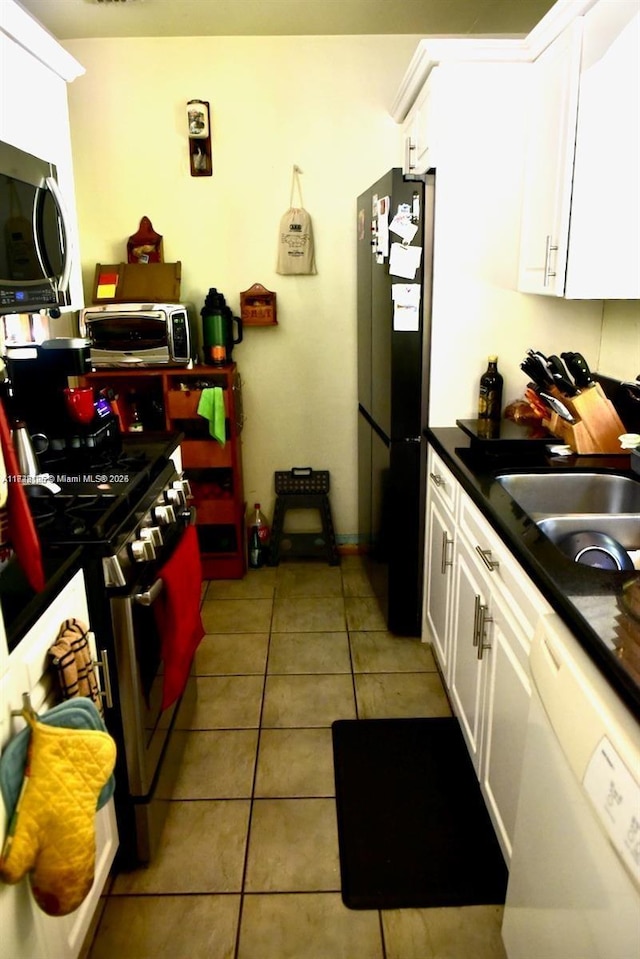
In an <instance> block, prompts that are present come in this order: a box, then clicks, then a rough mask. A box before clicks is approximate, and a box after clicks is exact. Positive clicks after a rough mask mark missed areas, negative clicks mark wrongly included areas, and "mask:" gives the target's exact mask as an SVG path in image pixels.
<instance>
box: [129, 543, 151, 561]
mask: <svg viewBox="0 0 640 959" xmlns="http://www.w3.org/2000/svg"><path fill="white" fill-rule="evenodd" d="M131 558H132V559H133V561H134V563H145V562H146V561H147V560H150V559H155V558H156V550H155V546H154V545H153V543H150V542H149V541H148V540H146V539H134V540H133V542H132V543H131Z"/></svg>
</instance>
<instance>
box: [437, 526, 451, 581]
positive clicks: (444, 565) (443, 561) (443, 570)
mask: <svg viewBox="0 0 640 959" xmlns="http://www.w3.org/2000/svg"><path fill="white" fill-rule="evenodd" d="M448 546H453V540H452V539H449V537H448V535H447V531H446V530H444V531H443V533H442V559H441V561H440V572H441V573H442V575H443V576H444V575H445V573H446V572H447V566H453V560H452V559H447V547H448Z"/></svg>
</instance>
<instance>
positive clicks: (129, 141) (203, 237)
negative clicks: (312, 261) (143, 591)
mask: <svg viewBox="0 0 640 959" xmlns="http://www.w3.org/2000/svg"><path fill="white" fill-rule="evenodd" d="M417 42H418V38H417V37H409V36H404V37H402V36H399V37H380V36H378V37H272V38H260V39H258V38H252V37H249V38H240V37H233V38H197V39H193V38H191V39H170V40H160V39H146V40H134V39H128V40H86V41H69V42H67V43H66V44H65V46H66V47H67V49H68V50H69V51H70V52H71V53H72V54H73V55H74V56H75V57H76V58H77V59H78V60H79V61H80V63H82V64H83V65H84V66H85V67H86V71H87V72H86V75H85V76H84V77H82V78H80V79H79V80H77V81H75V82H74V83H73V84H71V86H70V88H69V106H70V115H71V129H72V137H73V158H74V168H75V177H76V192H77V204H78V211H79V228H80V237H81V254H82V261H83V272H84V278H85V292H86V293H87V294H88V293H90V288H91V283H92V280H93V270H94V267H95V264H96V263H97V262H102V263H110V262H117V261H119V260H122V259H125V258H126V241H127V238H128V237H129V235H131V234H132V233H133V232H135V230H136V229H137V227H138V223H139V220H140V218H141V217H142V216H143V215H146V216H149V217H150V219H151V220H152V222H153V225H154V227H155V229H156V230H157V231H158V232H159V233H161V234H162V235H163V236H164V254H165V259H166V260H167V261H171V260H181V261H182V264H183V284H182V296H183V299H184V300H186V301H189V302H192V303H194V304H195V305H196V310H197V312H198V313H199V310H200V308H201V306H202V304H203V302H204V297H205V295H206V293H207V291H208V289H209V287H211V286H215V287H217V288H218V289H219V290H221V291H222V292H223V293H224V295H225V296H226V298H227V302H228V303H229V305H230V306H231V307H232V309H233V310H234V312H237V311H238V310H239V294H240V291H241V290H245V289H247V288H248V287H250V286H251V285H252V284H253V283H256V282H258V283H262V284H263V285H264V286H266V287H267V288H268V289H270V290H275V291H276V293H277V296H278V301H277V302H278V320H279V325H278V327H277V328H270V329H255V328H253V329H249V330H247V331H246V333H245V340H244V342H243V343H242V344H241V345H240V346H238V347H237V348H236V350H235V351H234V359H235V360H237V363H238V366H239V369H240V371H241V374H242V377H243V380H244V401H245V413H246V427H245V433H244V468H245V492H246V497H247V500H248V501H249V502H253V501H254V500H260V502H261V503H262V504H263V505H264V506H265V508H266V511H267V512H268V514H269V515H272V508H273V492H272V491H273V472H274V470H276V469H288V468H290V467H292V466H312V467H313V468H315V469H329V470H330V471H331V483H332V494H331V500H332V506H333V512H334V524H335V526H336V531H337V533H338V534H339V535H340V536H346V535H350V534H355V532H356V527H357V519H356V517H357V506H356V484H355V481H354V477H355V475H356V433H355V430H356V352H355V346H356V343H355V242H354V235H355V233H354V221H355V198H356V196H357V195H358V193H360V192H361V191H362V190H364V189H365V188H366V187H367V186H368V185H369V184H370V183H371V182H373V181H374V180H375V179H377V178H378V177H379V176H381V175H382V174H383V173H384V172H385V171H386V170H387V169H388V168H389V167H391V166H393V165H394V163H397V159H398V142H399V141H398V137H399V131H398V128H397V126H396V124H395V123H394V122H393V120H392V119H391V118H390V116H389V112H388V110H389V105H390V102H391V100H392V99H393V96H394V95H395V91H396V89H397V87H398V86H399V83H400V81H401V79H402V76H403V74H404V71H405V69H406V65H407V64H408V62H409V60H410V58H411V56H412V54H413V52H414V50H415V47H416V45H417ZM192 98H200V99H203V100H208V101H209V102H210V105H211V125H212V132H213V153H214V160H213V162H214V175H213V177H207V178H192V177H191V176H190V175H189V162H188V151H187V136H186V133H187V127H186V110H185V104H186V102H187V100H190V99H192ZM293 164H298V165H299V166H300V167H301V168H302V170H303V171H304V173H303V176H302V189H303V197H304V205H305V207H306V209H307V210H308V211H309V212H310V213H311V216H312V219H313V226H314V233H315V242H316V250H317V256H316V258H317V265H318V274H317V276H315V277H311V276H304V277H283V276H279V275H277V274H276V273H275V259H276V237H277V230H278V223H279V220H280V217H281V215H282V214H283V213H284V212H285V210H286V209H287V207H288V206H289V194H290V181H291V171H292V166H293Z"/></svg>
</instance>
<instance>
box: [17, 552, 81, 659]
mask: <svg viewBox="0 0 640 959" xmlns="http://www.w3.org/2000/svg"><path fill="white" fill-rule="evenodd" d="M42 565H43V568H44V575H45V581H46V582H45V587H44V589H43V590H42V591H41V592H39V593H36V592H34V590H33V589H32V588H31V586H30V585H29V583H28V582H27V579H26V577H25V575H24V573H23V571H22V567H21V566H20V564H19V562H18V560H17V559H16V557H15V556H13V557H12V558H11V561H10V562H9V563H8V565H7V566H6V567H5V569H3V570H2V574H1V575H0V603H1V604H2V617H3V619H4V627H5V632H6V634H7V645H8V647H9V652H11V651H12V650H13V649H15V648H16V646H17V645H18V644H19V643H20V641H21V640H22V639H23V638H24V636H25V634H26V633H27V632H28V631H29V630H30V629H31V627H32V626H33V625H34V623H36V622H37V621H38V619H39V618H40V616H41V615H42V614H43V612H44V611H45V609H47V607H48V606H50V605H51V603H52V602H53V600H54V599H55V598H56V596H57V595H58V593H59V592H60V590H61V589H63V588H64V587H65V586H66V584H67V583H68V582H69V580H70V579H71V578H72V577H73V576H74V575H75V573H76V572H77V571H78V570H79V569H80V567H81V565H82V549H80V548H79V547H72V546H68V547H61V548H60V549H59V550H56V551H53V552H51V553H49V554H48V555H43V557H42Z"/></svg>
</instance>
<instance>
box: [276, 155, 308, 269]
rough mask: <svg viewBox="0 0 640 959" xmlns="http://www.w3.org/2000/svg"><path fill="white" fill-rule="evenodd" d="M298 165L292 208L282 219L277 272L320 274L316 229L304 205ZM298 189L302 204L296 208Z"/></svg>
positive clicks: (292, 186)
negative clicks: (316, 247) (314, 235)
mask: <svg viewBox="0 0 640 959" xmlns="http://www.w3.org/2000/svg"><path fill="white" fill-rule="evenodd" d="M301 172H302V171H301V170H300V168H299V167H297V166H294V168H293V175H292V177H291V197H290V200H289V209H288V210H287V212H286V213H285V214H284V216H283V217H282V219H281V220H280V233H279V236H278V265H277V267H276V272H277V273H282V274H285V275H298V276H300V275H302V274H305V273H307V274H309V273H317V272H318V271H317V270H316V260H315V252H314V248H313V228H312V226H311V217H310V216H309V214H308V213H307V211H306V210H305V209H304V208H303V206H302V188H301V186H300V173H301ZM296 189H297V191H298V196H299V197H300V206H298V207H294V205H293V196H294V193H295V191H296Z"/></svg>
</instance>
